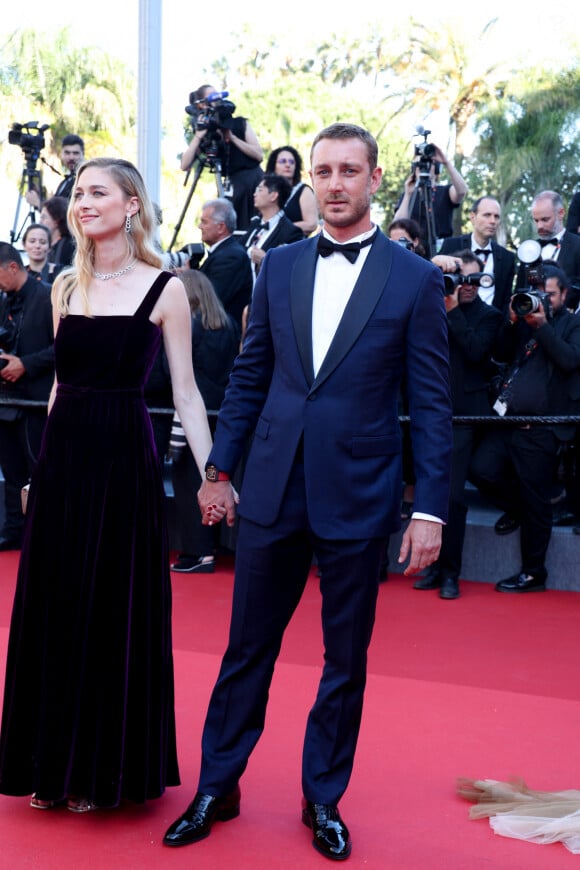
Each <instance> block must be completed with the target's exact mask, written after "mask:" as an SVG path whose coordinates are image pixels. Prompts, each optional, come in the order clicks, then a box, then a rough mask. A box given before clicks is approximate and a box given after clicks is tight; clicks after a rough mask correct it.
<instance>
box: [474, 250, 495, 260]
mask: <svg viewBox="0 0 580 870" xmlns="http://www.w3.org/2000/svg"><path fill="white" fill-rule="evenodd" d="M473 253H474V254H475V256H476V257H485V258H486V259H487V257H489V255H490V254H491V248H476V249H475V251H474V252H473Z"/></svg>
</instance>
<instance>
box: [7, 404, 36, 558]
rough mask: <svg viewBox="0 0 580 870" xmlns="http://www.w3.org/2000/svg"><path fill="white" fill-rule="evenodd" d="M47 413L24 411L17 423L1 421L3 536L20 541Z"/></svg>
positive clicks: (14, 421) (15, 421)
mask: <svg viewBox="0 0 580 870" xmlns="http://www.w3.org/2000/svg"><path fill="white" fill-rule="evenodd" d="M45 423H46V411H44V410H40V411H28V410H26V411H21V412H20V413H19V416H18V418H17V419H16V420H0V468H2V474H3V476H4V523H3V526H2V530H1V531H0V536H1V537H4V538H9V539H10V540H13V541H19V540H20V538H21V537H22V529H23V527H24V515H23V513H22V502H21V495H20V493H21V490H22V487H23V486H26V484H27V483H28V482H29V481H30V475H31V474H32V470H33V468H34V465H35V463H36V460H37V459H38V454H39V452H40V445H41V442H42V433H43V432H44V425H45Z"/></svg>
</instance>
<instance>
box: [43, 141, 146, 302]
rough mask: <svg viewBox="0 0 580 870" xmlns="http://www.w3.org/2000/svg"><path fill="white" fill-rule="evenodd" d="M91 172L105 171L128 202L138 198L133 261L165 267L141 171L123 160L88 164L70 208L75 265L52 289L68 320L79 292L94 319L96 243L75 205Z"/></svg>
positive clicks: (131, 238) (130, 242)
mask: <svg viewBox="0 0 580 870" xmlns="http://www.w3.org/2000/svg"><path fill="white" fill-rule="evenodd" d="M91 168H94V169H104V170H105V171H106V172H108V173H109V174H110V175H111V177H112V179H113V181H114V182H115V183H116V184H118V185H119V187H120V188H121V190H122V191H123V193H124V194H125V196H126V198H127V199H131V198H132V197H136V198H137V200H138V201H139V210H138V211H137V213H136V214H134V215H133V216H132V218H131V231H130V232H128V233H126V234H125V238H126V241H127V254H128V255H129V257H130V258H135V259H137V260H141V261H142V262H144V263H148V264H149V265H150V266H155V267H156V268H158V269H159V268H160V267H161V258H160V256H159V253H158V252H157V250H156V248H155V242H154V233H155V228H156V226H157V221H156V219H155V211H154V209H153V205H152V203H151V200H150V199H149V194H148V193H147V190H146V188H145V183H144V181H143V178H142V177H141V174H140V173H139V171H138V169H136V167H135V166H134V165H133V164H132V163H130V162H129V161H128V160H123V159H122V158H119V157H95V158H94V159H93V160H87V161H86V163H83V164H82V166H81V167H80V169H79V170H78V172H77V177H76V181H75V186H74V188H73V192H72V194H71V199H70V204H69V207H68V223H69V226H70V229H71V233H72V235H73V236H74V239H75V242H76V253H75V257H74V261H73V265H72V267H71V268H70V269H67V270H66V271H63V272H61V273H60V275H58V276H57V278H56V279H55V282H54V285H53V288H52V300H53V305H54V306H55V308H56V311H57V312H58V313H59V314H60V316H61V317H66V315H67V314H68V310H69V302H70V297H71V294H72V292H73V290H76V289H77V288H78V290H79V292H80V295H81V300H82V304H83V311H84V313H85V314H86V315H90V307H89V299H88V288H89V284H90V282H91V279H92V277H93V269H94V264H95V243H94V240H93V239H89V238H87V237H86V236H85V235H84V233H83V230H82V226H81V224H80V223H79V222H78V220H77V219H76V217H75V214H74V203H75V193H76V189H77V185H78V184H79V181H80V179H81V177H82V175H83V173H84V172H85V170H86V169H91Z"/></svg>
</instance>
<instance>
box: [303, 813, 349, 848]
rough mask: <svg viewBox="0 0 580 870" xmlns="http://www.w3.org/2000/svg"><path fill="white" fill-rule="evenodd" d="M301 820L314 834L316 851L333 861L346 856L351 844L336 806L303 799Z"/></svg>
mask: <svg viewBox="0 0 580 870" xmlns="http://www.w3.org/2000/svg"><path fill="white" fill-rule="evenodd" d="M302 821H303V823H304V824H305V825H306V826H307V827H309V828H310V829H311V830H312V832H313V834H314V839H313V841H312V845H313V846H314V848H315V849H316V851H317V852H320V854H321V855H324V856H325V857H326V858H331V859H332V860H333V861H344V859H345V858H348V856H349V855H350V850H351V846H352V844H351V841H350V834H349V833H348V828H347V827H346V825H345V824H344V822H343V821H342V819H341V818H340V813H339V812H338V807H335V806H333V805H332V804H313V803H312V802H311V801H307V800H303V801H302Z"/></svg>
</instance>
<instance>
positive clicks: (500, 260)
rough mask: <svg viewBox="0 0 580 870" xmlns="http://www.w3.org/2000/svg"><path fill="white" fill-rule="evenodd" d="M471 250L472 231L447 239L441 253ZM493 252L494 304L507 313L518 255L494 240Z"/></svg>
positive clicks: (492, 244) (492, 243)
mask: <svg viewBox="0 0 580 870" xmlns="http://www.w3.org/2000/svg"><path fill="white" fill-rule="evenodd" d="M462 250H471V233H466V234H465V235H463V236H457V237H455V238H452V239H445V240H444V241H443V244H442V245H441V250H440V251H439V253H440V254H456V253H457V252H458V251H462ZM491 252H492V254H493V278H494V281H495V285H494V291H493V304H494V305H495V307H496V308H499V310H500V311H502V312H503V313H504V314H506V313H507V310H508V308H509V303H510V297H511V295H512V290H513V286H514V275H515V271H516V257H515V254H514V253H512V251H508V249H507V248H504V247H503V246H502V245H498V243H497V242H494V241H493V240H492V242H491Z"/></svg>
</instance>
